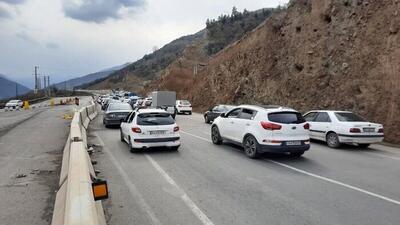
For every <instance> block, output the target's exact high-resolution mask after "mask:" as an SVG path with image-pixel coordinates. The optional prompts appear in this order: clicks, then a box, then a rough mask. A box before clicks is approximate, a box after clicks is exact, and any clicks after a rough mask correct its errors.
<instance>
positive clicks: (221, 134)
mask: <svg viewBox="0 0 400 225" xmlns="http://www.w3.org/2000/svg"><path fill="white" fill-rule="evenodd" d="M308 129H309V124H308V123H306V121H305V120H304V118H303V116H302V115H301V114H300V113H299V112H297V111H296V110H293V109H289V108H283V107H275V106H272V107H270V106H265V107H262V106H251V105H242V106H238V107H236V108H234V109H232V110H231V111H229V112H227V113H223V114H221V116H220V117H217V118H216V119H215V120H214V122H213V124H212V126H211V139H212V142H213V143H214V144H221V143H222V141H223V140H228V141H231V142H233V143H236V144H239V145H242V146H243V148H244V152H245V154H246V155H247V156H248V157H250V158H256V157H257V156H258V155H259V154H260V153H264V152H274V153H290V154H291V155H293V156H297V157H299V156H301V155H303V154H304V152H305V151H307V150H308V149H309V148H310V137H309V135H308Z"/></svg>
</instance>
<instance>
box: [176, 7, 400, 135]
mask: <svg viewBox="0 0 400 225" xmlns="http://www.w3.org/2000/svg"><path fill="white" fill-rule="evenodd" d="M398 4H399V3H398V2H395V1H390V0H382V1H347V0H344V1H334V0H326V1H320V0H297V1H291V3H290V4H289V6H288V9H287V10H284V11H282V12H279V13H275V14H274V15H273V16H272V17H271V18H269V19H267V20H266V22H265V23H264V24H262V25H261V26H259V27H258V28H257V29H255V30H254V31H253V32H251V33H250V34H248V35H246V36H245V37H244V38H242V39H241V40H239V41H238V42H236V43H234V44H232V45H230V46H229V47H227V48H225V49H224V50H223V51H221V52H219V53H218V54H217V55H216V56H215V57H213V58H211V59H210V60H209V61H208V62H207V66H206V68H204V69H203V70H202V71H200V73H199V75H198V76H196V77H194V78H193V79H192V80H191V81H186V82H185V83H186V86H185V87H180V86H179V87H175V88H174V87H169V89H170V90H178V91H179V92H178V94H179V96H180V97H183V98H188V99H190V100H191V101H192V103H193V105H194V106H196V107H197V109H198V110H204V109H206V108H207V107H209V106H210V105H212V104H215V103H235V104H241V103H249V104H280V105H286V106H290V107H293V108H296V109H299V110H302V111H303V112H305V111H307V110H311V109H341V110H352V111H355V112H357V113H359V114H361V115H362V116H364V117H366V118H368V119H370V120H372V121H375V122H380V123H383V124H384V126H385V130H386V132H385V133H386V140H387V141H390V142H395V143H400V139H399V137H400V130H399V129H398V127H400V117H398V116H397V115H399V114H400V98H399V96H400V76H399V74H400V71H399V70H400V65H399V64H400V61H399V60H398V59H399V57H400V42H399V34H398V31H399V26H400V23H399V22H400V21H399V20H400V17H398V9H399V5H398ZM170 79H173V78H170ZM182 90H183V91H182Z"/></svg>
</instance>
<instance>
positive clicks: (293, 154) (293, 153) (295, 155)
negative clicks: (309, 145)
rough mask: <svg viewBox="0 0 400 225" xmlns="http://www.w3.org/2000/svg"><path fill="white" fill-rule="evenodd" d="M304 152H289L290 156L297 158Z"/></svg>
mask: <svg viewBox="0 0 400 225" xmlns="http://www.w3.org/2000/svg"><path fill="white" fill-rule="evenodd" d="M303 154H304V152H292V153H290V156H292V157H295V158H299V157H301V156H302V155H303Z"/></svg>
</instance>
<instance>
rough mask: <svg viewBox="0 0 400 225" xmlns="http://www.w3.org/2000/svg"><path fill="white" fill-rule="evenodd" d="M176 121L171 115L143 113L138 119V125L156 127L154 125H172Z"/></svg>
mask: <svg viewBox="0 0 400 225" xmlns="http://www.w3.org/2000/svg"><path fill="white" fill-rule="evenodd" d="M174 123H175V121H174V119H172V117H171V115H170V114H169V113H143V114H139V115H138V118H137V124H138V125H144V126H152V125H153V126H154V125H172V124H174Z"/></svg>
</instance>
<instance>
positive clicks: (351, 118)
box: [335, 112, 365, 122]
mask: <svg viewBox="0 0 400 225" xmlns="http://www.w3.org/2000/svg"><path fill="white" fill-rule="evenodd" d="M335 116H336V118H337V119H338V120H339V121H341V122H365V119H364V118H362V117H361V116H359V115H357V114H354V113H350V112H340V113H335Z"/></svg>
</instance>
